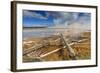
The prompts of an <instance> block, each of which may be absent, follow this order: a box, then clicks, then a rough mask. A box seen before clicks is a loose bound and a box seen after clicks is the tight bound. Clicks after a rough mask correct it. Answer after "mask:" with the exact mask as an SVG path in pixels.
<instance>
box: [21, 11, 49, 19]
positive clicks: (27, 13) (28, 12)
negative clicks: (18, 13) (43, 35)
mask: <svg viewBox="0 0 100 73" xmlns="http://www.w3.org/2000/svg"><path fill="white" fill-rule="evenodd" d="M23 14H24V16H27V17H34V18H39V19H47V16H42V15H41V14H40V13H36V12H31V11H27V10H24V11H23Z"/></svg>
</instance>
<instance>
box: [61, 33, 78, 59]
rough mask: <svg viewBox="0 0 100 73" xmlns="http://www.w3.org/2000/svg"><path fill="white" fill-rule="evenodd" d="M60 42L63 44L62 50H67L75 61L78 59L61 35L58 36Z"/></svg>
mask: <svg viewBox="0 0 100 73" xmlns="http://www.w3.org/2000/svg"><path fill="white" fill-rule="evenodd" d="M60 36H61V39H62V42H63V43H64V47H63V48H67V50H68V52H69V56H70V57H71V58H72V59H74V60H76V59H77V58H78V57H77V56H76V53H75V51H74V50H73V48H71V46H70V45H69V44H68V43H67V42H66V41H65V38H64V37H63V35H62V34H60Z"/></svg>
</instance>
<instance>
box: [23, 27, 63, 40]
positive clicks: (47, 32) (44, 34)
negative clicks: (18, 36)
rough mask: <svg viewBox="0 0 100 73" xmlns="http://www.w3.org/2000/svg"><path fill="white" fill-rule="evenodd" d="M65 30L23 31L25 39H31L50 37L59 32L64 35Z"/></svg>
mask: <svg viewBox="0 0 100 73" xmlns="http://www.w3.org/2000/svg"><path fill="white" fill-rule="evenodd" d="M64 31H65V29H23V38H24V39H25V38H29V37H48V36H50V35H54V34H56V33H57V32H59V33H62V32H64Z"/></svg>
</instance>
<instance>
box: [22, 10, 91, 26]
mask: <svg viewBox="0 0 100 73" xmlns="http://www.w3.org/2000/svg"><path fill="white" fill-rule="evenodd" d="M90 22H91V14H90V13H82V12H81V13H80V12H58V11H36V10H23V26H24V27H40V26H41V27H55V26H63V27H65V26H66V27H67V26H68V25H71V24H73V23H80V24H82V25H89V26H90V24H91V23H90Z"/></svg>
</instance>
